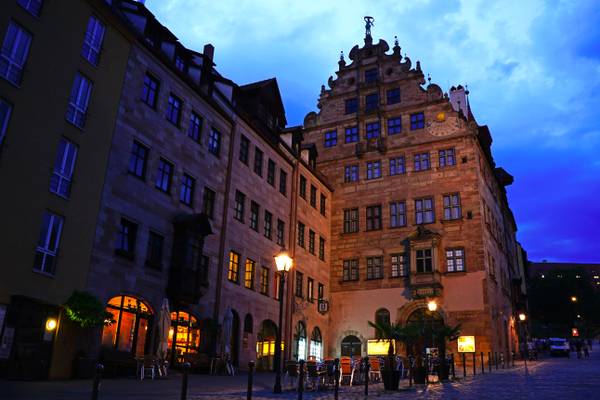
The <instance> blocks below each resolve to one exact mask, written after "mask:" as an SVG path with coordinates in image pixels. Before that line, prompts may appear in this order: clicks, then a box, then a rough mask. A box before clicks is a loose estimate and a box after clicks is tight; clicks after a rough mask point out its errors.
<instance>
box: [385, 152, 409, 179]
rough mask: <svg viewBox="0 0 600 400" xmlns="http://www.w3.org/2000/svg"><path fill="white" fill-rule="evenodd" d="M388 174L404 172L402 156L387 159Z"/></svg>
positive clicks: (403, 158)
mask: <svg viewBox="0 0 600 400" xmlns="http://www.w3.org/2000/svg"><path fill="white" fill-rule="evenodd" d="M388 162H389V166H390V168H389V171H390V176H396V175H404V174H406V158H405V157H404V156H397V157H393V158H390V159H388Z"/></svg>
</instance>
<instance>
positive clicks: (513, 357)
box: [512, 350, 515, 368]
mask: <svg viewBox="0 0 600 400" xmlns="http://www.w3.org/2000/svg"><path fill="white" fill-rule="evenodd" d="M512 366H513V368H514V367H515V351H514V350H513V352H512Z"/></svg>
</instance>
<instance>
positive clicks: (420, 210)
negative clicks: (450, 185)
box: [414, 196, 435, 225]
mask: <svg viewBox="0 0 600 400" xmlns="http://www.w3.org/2000/svg"><path fill="white" fill-rule="evenodd" d="M426 201H431V208H425V202H426ZM419 204H420V205H419ZM414 205H415V224H416V225H425V224H433V223H434V222H435V199H434V197H433V196H425V197H420V198H417V199H415V203H414ZM428 212H431V220H430V221H429V220H426V218H425V215H427V213H428ZM419 214H421V217H420V219H419ZM419 220H420V221H421V222H419Z"/></svg>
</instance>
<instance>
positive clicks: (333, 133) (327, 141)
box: [323, 129, 337, 148]
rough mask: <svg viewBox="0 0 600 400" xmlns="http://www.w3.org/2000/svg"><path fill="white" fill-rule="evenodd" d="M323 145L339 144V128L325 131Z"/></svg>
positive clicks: (327, 146)
mask: <svg viewBox="0 0 600 400" xmlns="http://www.w3.org/2000/svg"><path fill="white" fill-rule="evenodd" d="M323 145H324V146H325V148H329V147H334V146H337V129H333V130H330V131H325V133H324V134H323Z"/></svg>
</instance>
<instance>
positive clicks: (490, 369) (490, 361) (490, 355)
mask: <svg viewBox="0 0 600 400" xmlns="http://www.w3.org/2000/svg"><path fill="white" fill-rule="evenodd" d="M488 370H489V371H490V374H491V373H492V352H491V351H488Z"/></svg>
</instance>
